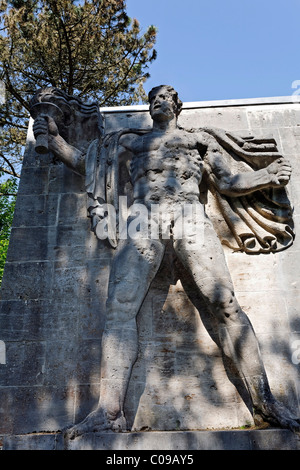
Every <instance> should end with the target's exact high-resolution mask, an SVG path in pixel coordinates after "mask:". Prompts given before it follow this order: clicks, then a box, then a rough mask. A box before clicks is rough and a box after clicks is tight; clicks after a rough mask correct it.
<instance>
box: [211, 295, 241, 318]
mask: <svg viewBox="0 0 300 470" xmlns="http://www.w3.org/2000/svg"><path fill="white" fill-rule="evenodd" d="M215 314H216V315H217V317H218V318H219V320H221V321H222V322H225V323H226V322H228V321H229V320H230V321H235V320H237V319H238V318H239V317H240V315H242V314H243V311H242V309H241V307H240V306H239V304H238V302H237V300H236V297H235V294H234V292H232V291H229V290H228V291H225V292H222V297H221V298H220V299H219V301H218V303H217V305H216V311H215Z"/></svg>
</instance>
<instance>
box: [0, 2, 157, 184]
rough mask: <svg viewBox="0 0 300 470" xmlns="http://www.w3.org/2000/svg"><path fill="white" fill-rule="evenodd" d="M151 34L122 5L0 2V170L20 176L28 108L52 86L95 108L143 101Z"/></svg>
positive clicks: (153, 36) (150, 58)
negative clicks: (0, 95)
mask: <svg viewBox="0 0 300 470" xmlns="http://www.w3.org/2000/svg"><path fill="white" fill-rule="evenodd" d="M155 40H156V29H155V27H154V26H150V27H149V28H148V29H147V31H146V32H145V33H144V34H142V33H141V30H140V26H139V23H138V21H137V20H135V19H134V20H131V19H130V18H129V17H128V15H127V13H126V2H125V1H124V0H98V1H94V0H90V1H87V0H85V1H70V0H55V1H52V0H45V1H35V0H26V1H23V0H14V1H5V0H0V80H2V81H3V82H4V83H5V87H6V101H5V104H4V105H2V106H1V107H0V127H2V134H1V137H0V142H1V145H0V171H2V172H5V173H6V174H8V175H10V176H16V177H18V176H19V175H20V165H21V161H22V157H21V155H22V147H23V145H24V142H25V139H26V130H27V124H28V117H29V113H28V109H29V107H28V103H29V100H30V98H31V96H32V95H33V94H34V93H35V91H36V90H37V89H38V88H40V87H44V86H47V85H51V86H54V87H57V88H60V89H62V90H64V91H66V92H67V93H68V94H71V95H72V94H75V95H77V96H78V97H80V98H82V99H93V100H96V101H98V103H99V105H100V106H103V105H105V106H114V105H126V104H134V103H137V102H139V101H144V100H145V99H146V95H145V91H144V88H143V84H144V82H145V80H146V79H147V78H148V76H149V74H148V72H147V68H148V66H149V64H150V63H151V62H152V61H153V60H154V59H155V58H156V51H155V50H154V49H153V48H154V44H155Z"/></svg>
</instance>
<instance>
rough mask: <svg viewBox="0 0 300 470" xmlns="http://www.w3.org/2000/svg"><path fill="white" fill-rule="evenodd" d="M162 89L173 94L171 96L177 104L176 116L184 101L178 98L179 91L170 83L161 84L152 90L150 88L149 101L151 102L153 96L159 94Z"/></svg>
mask: <svg viewBox="0 0 300 470" xmlns="http://www.w3.org/2000/svg"><path fill="white" fill-rule="evenodd" d="M160 91H165V92H166V93H167V94H169V95H170V96H171V98H172V99H173V101H174V103H175V105H176V116H178V115H179V114H180V111H181V109H182V101H181V100H180V99H179V98H178V93H177V91H176V90H175V89H174V88H173V87H172V86H170V85H159V86H156V87H154V88H152V90H150V92H149V94H148V99H149V103H150V102H151V100H152V99H153V97H154V96H155V95H157V94H158V93H159V92H160Z"/></svg>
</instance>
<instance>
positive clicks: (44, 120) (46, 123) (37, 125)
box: [33, 114, 59, 138]
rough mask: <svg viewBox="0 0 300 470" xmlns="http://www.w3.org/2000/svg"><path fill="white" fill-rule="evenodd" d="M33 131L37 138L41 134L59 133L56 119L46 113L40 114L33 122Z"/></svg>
mask: <svg viewBox="0 0 300 470" xmlns="http://www.w3.org/2000/svg"><path fill="white" fill-rule="evenodd" d="M33 133H34V137H35V138H37V136H38V135H41V134H48V133H49V134H51V135H53V136H56V135H58V134H59V132H58V127H57V125H56V123H55V121H54V119H53V118H52V117H50V116H47V115H46V114H41V115H40V116H38V117H37V118H36V119H35V120H34V123H33Z"/></svg>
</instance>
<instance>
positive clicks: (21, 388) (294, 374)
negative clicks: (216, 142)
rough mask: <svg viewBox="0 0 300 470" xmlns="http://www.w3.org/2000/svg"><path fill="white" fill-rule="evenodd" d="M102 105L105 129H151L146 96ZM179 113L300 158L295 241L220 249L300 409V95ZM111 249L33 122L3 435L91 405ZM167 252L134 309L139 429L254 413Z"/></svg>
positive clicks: (3, 326) (6, 329) (13, 284)
mask: <svg viewBox="0 0 300 470" xmlns="http://www.w3.org/2000/svg"><path fill="white" fill-rule="evenodd" d="M102 112H103V115H104V117H105V125H106V131H107V132H109V131H111V130H116V129H120V128H124V127H130V128H133V127H134V128H145V127H151V119H150V116H149V114H148V111H147V109H146V108H145V107H139V108H135V107H128V108H118V109H108V108H106V109H103V110H102ZM179 124H180V125H181V126H183V127H207V126H213V127H220V128H223V129H226V130H229V131H234V132H236V133H237V134H239V135H241V136H247V135H254V136H256V137H265V136H270V135H272V136H273V137H274V138H275V139H276V141H277V144H278V147H279V151H281V152H282V153H283V154H284V155H285V157H287V158H288V159H289V160H290V162H291V164H292V166H293V174H292V178H291V181H290V183H289V186H288V188H289V192H290V198H291V200H292V201H293V204H294V221H295V229H296V239H295V242H294V244H293V246H292V247H290V248H289V249H287V250H285V251H282V252H280V253H276V254H268V255H264V254H260V255H247V254H242V253H233V252H232V251H231V250H230V249H229V248H226V247H224V250H225V253H226V258H227V262H228V265H229V268H230V271H231V274H232V278H233V282H234V285H235V290H236V295H237V297H238V300H239V302H240V304H241V306H242V307H243V308H244V310H245V311H246V313H247V314H248V315H249V318H250V320H251V322H252V324H253V326H254V329H255V331H256V334H257V337H258V340H259V343H260V346H261V350H262V356H263V360H264V363H265V366H266V370H267V374H268V377H269V381H270V385H271V388H272V391H273V393H274V395H275V396H276V397H277V398H279V399H280V400H281V401H282V402H284V403H285V404H287V405H288V406H289V407H290V408H292V409H293V410H295V411H296V412H298V410H299V391H300V390H299V372H300V365H298V364H297V347H298V348H299V349H300V347H299V346H297V344H298V343H297V341H300V320H299V304H300V285H299V282H300V281H299V263H300V242H299V238H298V236H297V234H298V232H299V230H298V226H299V224H300V219H299V217H300V189H299V188H300V184H299V183H300V164H299V157H298V155H299V154H300V103H299V102H296V101H293V100H292V99H288V98H282V99H278V98H277V99H270V100H254V101H251V100H249V101H244V102H243V101H239V102H236V101H232V102H219V103H216V102H212V103H186V104H185V105H184V108H183V111H182V113H181V115H180V118H179ZM113 254H114V251H113V250H112V249H111V248H109V247H108V245H107V243H106V242H101V241H99V240H97V239H96V237H95V235H94V233H93V232H92V231H91V230H90V220H89V219H88V218H87V212H86V193H85V188H84V181H83V179H82V178H81V177H80V176H77V175H75V174H73V173H72V172H71V171H70V170H69V169H67V168H66V167H65V166H64V165H63V164H60V163H57V162H55V161H54V160H53V157H52V156H51V155H46V156H40V155H37V154H36V153H35V151H34V139H33V136H32V130H31V124H30V126H29V131H28V139H27V148H26V152H25V156H24V165H23V169H22V176H21V181H20V188H19V192H18V198H17V204H16V211H15V216H14V221H13V229H12V235H11V241H10V246H9V252H8V258H7V264H6V267H5V273H4V278H3V284H2V290H1V301H0V340H1V341H4V343H5V346H6V364H0V395H1V400H0V435H16V434H25V433H32V432H41V431H48V432H52V431H53V432H54V431H58V430H60V429H62V428H64V427H66V426H69V425H71V424H73V423H76V422H78V421H80V420H81V419H83V418H84V417H85V416H86V415H87V413H88V412H89V411H91V410H92V409H93V407H94V406H95V405H96V403H97V401H98V395H99V381H100V354H101V353H100V347H101V336H102V331H103V327H104V322H105V301H106V293H107V283H108V274H109V270H110V264H111V259H112V256H113ZM168 256H169V254H168V253H167V254H166V259H165V262H164V264H163V265H162V266H161V269H160V271H159V273H158V275H157V277H156V279H155V280H154V282H153V284H152V287H151V289H150V291H149V293H148V295H147V297H146V299H145V301H144V303H143V305H142V308H141V311H140V313H139V317H138V325H139V333H140V342H139V357H138V360H137V362H136V363H135V366H134V369H133V374H132V379H131V382H130V384H129V389H128V393H127V398H126V415H127V419H128V423H129V425H130V426H131V427H132V429H134V430H146V429H152V430H193V429H220V428H235V427H240V426H244V425H246V424H249V423H250V424H251V423H252V416H251V413H250V411H249V401H248V399H247V394H246V393H245V389H244V387H243V384H242V383H241V382H240V381H237V380H236V378H235V377H234V375H231V374H230V371H227V372H226V370H225V369H224V365H223V361H222V357H221V353H220V351H219V348H218V346H217V344H216V336H215V333H214V325H213V324H212V323H211V321H210V317H209V316H208V314H207V312H206V310H205V307H204V305H203V304H202V303H201V302H200V301H199V305H198V309H196V308H195V307H194V306H193V304H192V303H191V301H190V299H189V296H192V295H193V292H192V291H190V288H189V286H188V284H187V285H184V286H183V285H182V284H181V283H180V282H179V281H178V282H177V281H175V280H174V271H173V268H170V264H169V263H168ZM184 279H185V276H184V275H183V280H184ZM183 284H184V282H183ZM299 344H300V343H299ZM249 353H250V354H251V352H249ZM293 354H294V356H292V355H293ZM292 357H293V358H294V361H293V360H292ZM298 357H299V361H300V353H299V355H298ZM295 358H296V360H295Z"/></svg>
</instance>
